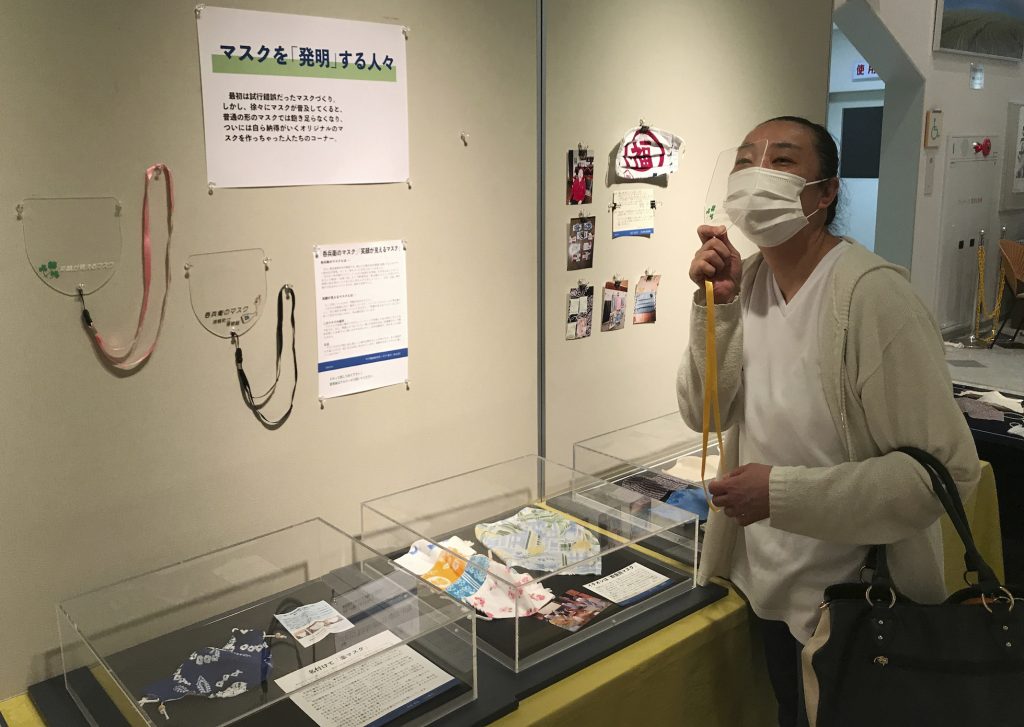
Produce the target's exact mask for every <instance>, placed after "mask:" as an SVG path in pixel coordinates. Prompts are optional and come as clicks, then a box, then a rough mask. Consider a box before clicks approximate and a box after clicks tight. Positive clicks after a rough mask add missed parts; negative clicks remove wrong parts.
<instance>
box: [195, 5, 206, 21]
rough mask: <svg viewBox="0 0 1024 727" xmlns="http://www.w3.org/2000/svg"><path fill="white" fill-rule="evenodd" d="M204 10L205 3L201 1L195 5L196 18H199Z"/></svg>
mask: <svg viewBox="0 0 1024 727" xmlns="http://www.w3.org/2000/svg"><path fill="white" fill-rule="evenodd" d="M204 10H206V5H204V4H203V3H199V4H198V5H196V20H199V19H200V18H201V17H203V11H204Z"/></svg>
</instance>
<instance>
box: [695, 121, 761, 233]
mask: <svg viewBox="0 0 1024 727" xmlns="http://www.w3.org/2000/svg"><path fill="white" fill-rule="evenodd" d="M767 155H768V141H767V140H762V141H755V142H752V143H750V144H743V145H741V146H738V147H733V148H731V149H726V150H725V151H723V152H722V153H721V154H719V155H718V162H717V163H716V164H715V171H714V173H713V174H712V175H711V183H710V184H709V185H708V193H707V196H706V197H705V200H704V224H707V225H725V227H726V228H727V229H730V228H732V227H734V226H736V224H737V219H736V218H741V219H742V217H743V216H744V214H743V213H742V212H741V211H740V210H738V209H737V208H735V207H734V206H733V205H729V209H728V210H727V209H726V201H727V200H728V198H729V188H730V178H731V177H732V175H733V174H734V173H736V172H740V171H743V170H745V169H751V168H753V167H760V166H763V165H764V161H765V159H766V158H767ZM754 184H755V185H756V184H757V182H756V181H755V182H754Z"/></svg>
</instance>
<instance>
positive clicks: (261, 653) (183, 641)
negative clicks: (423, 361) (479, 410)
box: [57, 520, 477, 727]
mask: <svg viewBox="0 0 1024 727" xmlns="http://www.w3.org/2000/svg"><path fill="white" fill-rule="evenodd" d="M320 602H326V603H327V604H329V605H330V606H332V607H333V608H334V609H335V610H336V611H337V612H339V613H340V614H341V616H342V617H343V618H341V619H340V620H339V619H338V618H336V617H333V616H325V614H324V613H323V612H322V611H321V613H319V614H309V615H307V617H306V618H304V619H300V621H302V623H301V624H299V625H296V624H290V625H289V626H290V627H291V631H289V629H286V628H285V627H284V625H282V624H281V623H280V622H279V621H278V619H277V618H276V617H275V615H276V614H282V613H288V612H291V611H293V610H294V609H296V608H297V607H301V606H309V605H313V604H320ZM318 608H320V609H322V608H323V607H322V605H321V606H318ZM57 610H58V621H59V626H60V641H61V653H62V658H63V663H64V673H65V682H66V684H67V687H68V690H69V692H70V693H71V696H72V698H73V699H74V700H75V702H76V703H77V704H78V706H79V708H80V709H81V711H82V713H83V715H84V716H85V717H86V719H87V720H88V721H89V723H90V724H93V725H102V724H104V721H103V718H102V716H101V713H102V709H111V706H110V701H113V703H114V705H116V708H117V710H119V711H120V712H121V713H122V715H123V716H124V717H125V718H126V719H127V720H128V722H129V723H130V724H133V725H162V726H164V727H173V726H174V725H180V726H185V725H187V726H188V727H206V726H212V725H227V724H238V725H247V724H248V725H268V724H273V725H289V726H292V725H294V726H296V727H300V726H302V725H315V724H317V721H314V719H313V718H312V717H311V715H316V714H318V715H319V717H320V720H319V721H320V723H321V724H324V723H326V724H338V725H346V726H351V727H355V726H357V725H367V724H371V723H372V724H375V725H376V724H389V725H392V724H394V725H398V724H401V725H421V724H428V723H432V722H434V721H436V720H437V719H438V718H439V717H441V716H443V715H446V714H448V713H450V712H451V711H453V710H455V709H457V708H458V707H461V706H462V705H464V704H467V703H468V702H470V701H472V700H473V699H475V698H476V693H477V692H476V644H475V641H476V630H475V616H474V612H473V609H471V608H469V607H467V606H465V605H463V604H461V603H459V602H458V601H456V600H454V599H452V598H450V597H449V596H447V595H446V594H444V593H443V592H442V591H440V590H438V589H436V588H434V587H433V586H431V585H429V584H427V583H425V582H424V581H423V580H422V579H419V578H416V577H415V576H412V575H410V574H409V573H408V572H406V571H404V570H402V569H400V568H397V567H396V566H395V565H394V564H393V563H392V562H391V561H389V560H388V559H387V558H385V557H383V556H381V555H380V554H379V553H376V552H374V551H373V550H372V549H370V548H368V547H366V546H365V545H363V544H362V543H360V542H359V541H358V540H357V539H354V538H351V537H349V536H348V535H346V534H345V533H343V532H342V531H340V530H338V529H337V528H335V527H333V526H332V525H330V524H328V523H326V522H324V521H322V520H309V521H307V522H304V523H300V524H298V525H294V526H292V527H288V528H285V529H283V530H279V531H276V532H274V533H270V534H268V535H265V536H262V537H259V538H255V539H253V540H249V541H246V542H243V543H239V544H237V545H233V546H230V547H228V548H224V549H222V550H217V551H214V552H212V553H208V554H206V555H202V556H199V557H197V558H193V559H191V560H186V561H184V562H181V563H178V564H176V565H172V566H170V567H167V568H163V569H160V570H157V571H153V572H150V573H147V574H145V575H141V576H137V577H134V578H129V579H127V580H124V581H121V582H119V583H116V584H114V585H110V586H106V587H104V588H100V589H98V590H95V591H92V592H90V593H86V594H84V595H81V596H77V597H75V598H71V599H68V600H66V601H64V602H62V603H61V604H59V606H58V609H57ZM260 632H262V634H261V635H263V637H264V638H265V641H264V642H263V643H265V644H266V645H267V646H266V647H265V648H264V647H263V646H262V644H260V645H257V644H256V642H258V641H259V640H260V637H259V636H256V637H253V634H260ZM318 632H319V633H318ZM324 633H326V636H325V637H324V636H323V634H324ZM246 634H247V635H246ZM315 638H320V640H319V641H316V642H315V643H309V642H310V641H312V640H313V639H315ZM304 644H305V645H304ZM253 659H256V661H253ZM179 666H180V667H181V668H180V669H179ZM222 672H223V675H222ZM83 676H84V678H83ZM93 678H94V679H93ZM97 683H98V684H99V687H100V689H96V685H97ZM181 684H187V685H188V686H187V687H182V688H183V689H184V690H185V691H188V692H190V694H189V695H188V696H183V697H181V698H171V699H168V698H167V697H166V695H167V694H168V691H167V690H168V689H169V688H170V687H172V686H174V685H181ZM239 684H241V686H238V685H239ZM90 687H91V688H90ZM97 692H98V693H99V694H100V695H101V699H100V700H99V701H100V702H103V703H104V704H99V703H98V702H97V700H96V693H97ZM161 696H162V698H160V697H161ZM175 696H177V693H175ZM107 698H109V700H108V699H107ZM140 702H141V703H140ZM326 715H330V717H329V718H328V717H327V716H326Z"/></svg>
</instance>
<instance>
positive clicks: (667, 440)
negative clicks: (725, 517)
mask: <svg viewBox="0 0 1024 727" xmlns="http://www.w3.org/2000/svg"><path fill="white" fill-rule="evenodd" d="M718 454H719V453H718V443H717V441H715V436H714V434H712V435H711V436H710V438H709V442H708V463H707V472H706V476H707V478H708V479H711V478H713V477H715V475H716V472H717V470H718ZM700 460H701V433H700V432H695V431H693V430H692V429H690V428H689V427H687V426H686V424H684V423H683V420H682V418H681V417H680V416H679V413H678V412H673V413H671V414H666V415H664V416H660V417H657V418H655V419H650V420H648V421H645V422H640V423H639V424H634V425H632V426H628V427H624V428H622V429H616V430H615V431H612V432H608V433H607V434H601V435H598V436H596V437H591V438H590V439H585V440H583V441H582V442H577V443H576V444H575V445H573V467H574V468H575V469H576V470H579V471H581V472H586V473H588V474H590V475H593V476H595V477H600V478H602V479H605V480H608V481H609V482H614V483H616V484H618V485H620V486H622V487H624V488H627V489H629V490H631V491H637V492H641V493H643V494H644V495H645V496H647V497H650V498H652V499H655V500H658V501H660V502H664V503H666V504H670V505H673V506H676V507H680V508H683V509H686V510H688V511H690V512H693V513H694V514H696V515H697V518H698V520H699V521H700V522H701V523H702V525H701V526H700V527H703V522H704V521H705V520H707V510H708V508H707V502H706V500H705V495H704V489H703V487H702V486H701V481H700ZM699 535H700V531H699V530H695V529H694V527H693V525H692V524H691V523H687V524H685V525H683V526H682V527H675V528H670V529H668V530H666V531H664V532H662V533H660V534H659V535H658V536H657V537H656V538H654V539H652V541H651V543H650V546H651V547H652V548H653V549H654V550H656V551H657V552H659V553H661V554H663V555H668V556H669V557H672V558H675V559H677V560H684V561H685V562H689V563H691V564H692V563H693V562H694V561H693V560H692V558H691V557H690V555H691V553H692V552H693V551H694V550H695V549H696V551H697V552H699V550H700V537H699Z"/></svg>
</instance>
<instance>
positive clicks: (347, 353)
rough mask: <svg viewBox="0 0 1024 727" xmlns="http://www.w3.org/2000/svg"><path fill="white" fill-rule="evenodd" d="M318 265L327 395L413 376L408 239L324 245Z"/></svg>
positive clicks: (320, 366)
mask: <svg viewBox="0 0 1024 727" xmlns="http://www.w3.org/2000/svg"><path fill="white" fill-rule="evenodd" d="M313 265H314V278H315V281H316V325H317V377H318V379H319V391H320V396H321V398H324V399H328V398H331V397H334V396H344V395H346V394H355V393H357V392H360V391H369V390H370V389H377V388H380V387H382V386H391V385H393V384H401V383H404V382H406V381H408V379H409V319H408V302H407V294H406V275H405V245H404V243H403V242H402V241H401V240H387V241H384V242H366V243H357V244H352V245H319V246H317V247H316V248H315V250H314V254H313Z"/></svg>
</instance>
